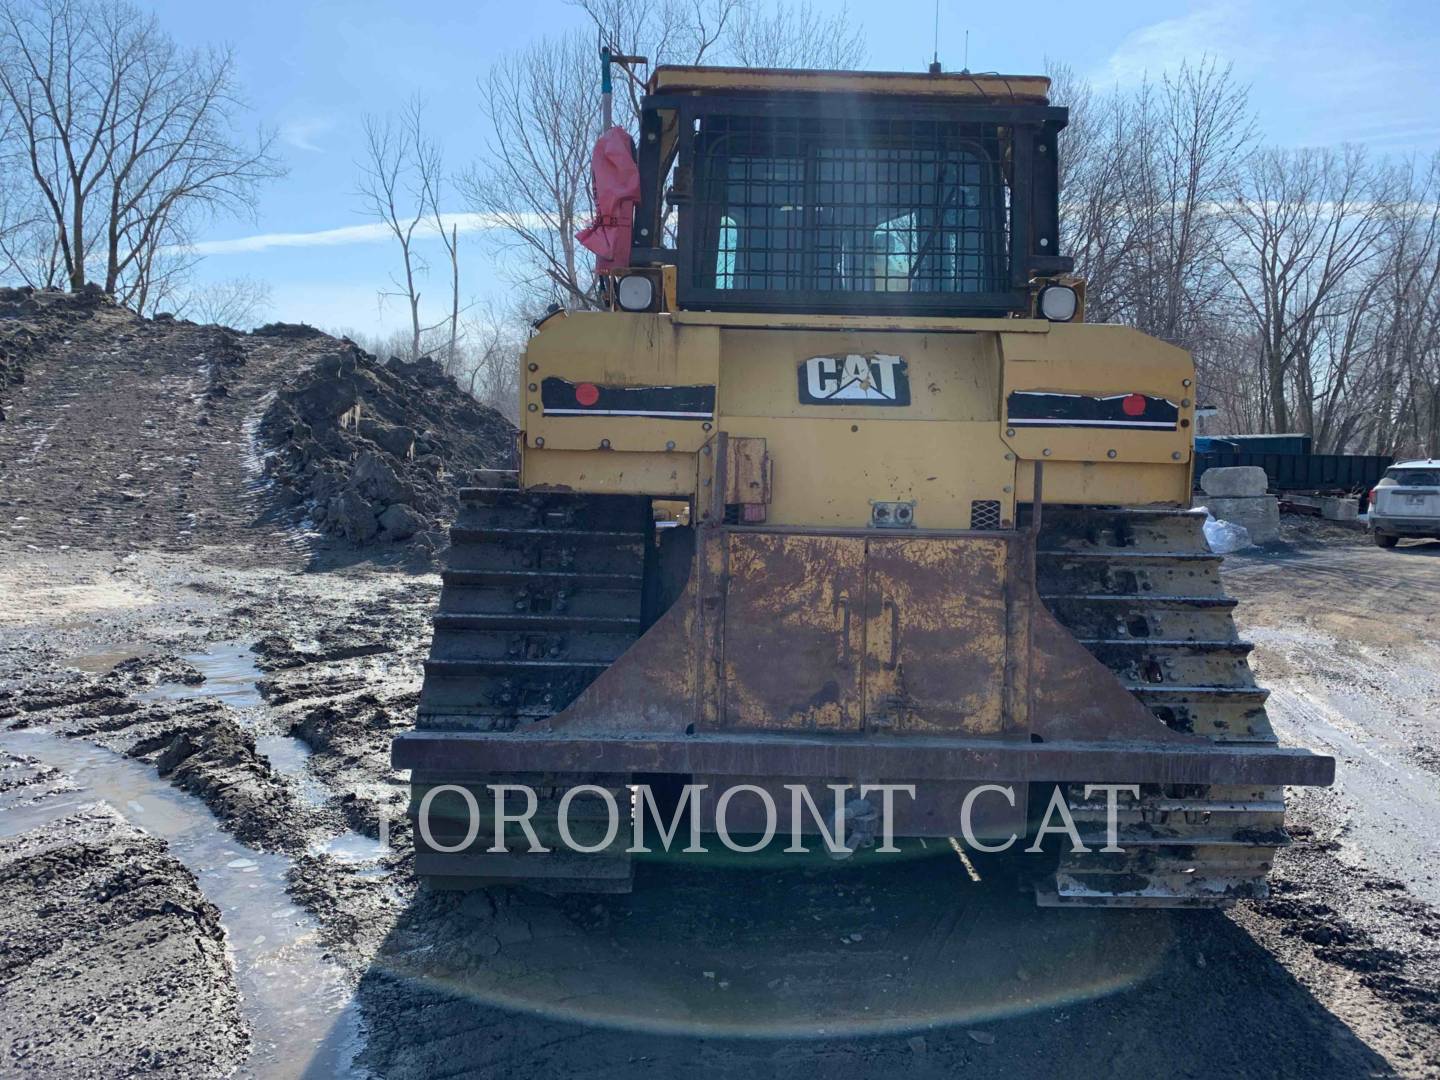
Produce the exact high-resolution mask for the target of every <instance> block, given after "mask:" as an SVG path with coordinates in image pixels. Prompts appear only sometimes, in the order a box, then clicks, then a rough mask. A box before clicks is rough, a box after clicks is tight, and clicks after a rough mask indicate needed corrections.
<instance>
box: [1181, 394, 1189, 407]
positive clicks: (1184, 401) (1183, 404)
mask: <svg viewBox="0 0 1440 1080" xmlns="http://www.w3.org/2000/svg"><path fill="white" fill-rule="evenodd" d="M1180 407H1181V408H1182V409H1188V408H1189V407H1190V399H1189V398H1188V397H1187V398H1181V399H1180Z"/></svg>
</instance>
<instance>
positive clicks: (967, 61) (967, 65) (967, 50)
mask: <svg viewBox="0 0 1440 1080" xmlns="http://www.w3.org/2000/svg"><path fill="white" fill-rule="evenodd" d="M960 70H961V71H963V72H964V73H965V74H966V75H969V74H970V31H969V30H968V29H967V30H966V31H965V66H964V67H962V68H961V69H960Z"/></svg>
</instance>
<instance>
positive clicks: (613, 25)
mask: <svg viewBox="0 0 1440 1080" xmlns="http://www.w3.org/2000/svg"><path fill="white" fill-rule="evenodd" d="M572 2H573V3H574V4H575V6H576V7H578V8H580V9H581V10H582V11H584V12H585V14H586V15H588V16H590V21H591V22H592V23H594V25H595V30H596V32H597V34H598V35H599V38H600V41H599V44H603V45H608V46H610V48H611V49H612V50H613V51H614V52H617V53H621V54H623V55H626V56H644V57H646V58H647V59H648V60H649V62H650V67H651V69H652V70H653V69H654V68H655V67H657V66H658V65H660V64H699V63H702V62H704V61H707V60H712V59H713V58H714V57H715V56H716V55H717V54H719V55H720V56H722V57H725V58H729V57H727V55H726V54H727V52H728V50H727V48H726V45H727V42H728V40H729V38H730V36H731V35H732V34H733V32H734V29H735V25H736V20H737V19H738V17H739V16H740V14H741V13H742V11H744V9H745V5H746V3H747V2H749V0H572ZM806 31H807V32H808V28H806ZM597 51H598V50H597V49H596V48H595V46H594V44H593V43H592V44H591V47H590V57H591V59H590V62H589V64H588V65H587V67H586V68H585V70H586V72H587V73H589V72H593V71H596V70H597V68H596V53H597ZM626 74H628V76H629V77H626V78H624V79H623V82H622V83H621V89H622V90H623V91H624V94H623V95H621V96H620V100H621V101H628V102H629V106H630V107H629V110H628V112H627V113H626V115H627V116H628V117H629V124H630V126H632V127H633V126H635V124H636V122H638V119H639V116H640V97H641V94H642V93H643V88H644V81H643V79H642V78H641V77H640V75H637V74H635V73H626ZM617 123H626V120H624V119H619V118H617Z"/></svg>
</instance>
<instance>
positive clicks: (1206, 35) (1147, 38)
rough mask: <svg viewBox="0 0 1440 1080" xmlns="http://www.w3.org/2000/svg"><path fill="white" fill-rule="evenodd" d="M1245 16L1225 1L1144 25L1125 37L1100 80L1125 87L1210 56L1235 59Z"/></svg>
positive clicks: (1107, 62) (1098, 79) (1111, 55)
mask: <svg viewBox="0 0 1440 1080" xmlns="http://www.w3.org/2000/svg"><path fill="white" fill-rule="evenodd" d="M1241 15H1242V13H1240V12H1238V11H1237V10H1236V8H1235V5H1234V4H1232V3H1228V2H1224V0H1222V2H1220V3H1212V4H1208V5H1205V6H1203V7H1200V8H1197V9H1195V10H1194V11H1191V12H1188V13H1187V14H1185V15H1180V16H1177V17H1176V18H1173V19H1163V20H1161V21H1160V22H1156V23H1151V24H1150V25H1149V26H1142V27H1140V28H1139V29H1138V30H1134V31H1132V32H1131V33H1129V34H1127V35H1125V38H1124V40H1122V41H1121V42H1120V44H1119V46H1118V47H1117V48H1116V49H1115V51H1114V52H1113V53H1111V54H1110V58H1109V60H1107V61H1106V63H1105V67H1104V68H1103V69H1102V71H1101V72H1100V73H1099V76H1098V78H1097V80H1096V81H1098V82H1100V83H1102V84H1103V83H1120V84H1122V85H1124V84H1129V83H1135V82H1139V81H1140V80H1141V79H1143V78H1145V76H1146V75H1147V74H1150V75H1155V74H1158V73H1159V72H1161V71H1165V70H1168V69H1170V68H1175V67H1179V66H1180V64H1181V63H1183V62H1184V61H1186V60H1190V61H1194V60H1195V59H1196V58H1197V57H1199V56H1202V55H1205V54H1207V53H1209V54H1218V55H1221V56H1224V57H1226V58H1227V59H1234V58H1235V54H1236V53H1237V51H1239V50H1238V48H1237V46H1239V40H1238V36H1237V33H1236V31H1237V30H1239V29H1240V26H1239V23H1240V19H1241Z"/></svg>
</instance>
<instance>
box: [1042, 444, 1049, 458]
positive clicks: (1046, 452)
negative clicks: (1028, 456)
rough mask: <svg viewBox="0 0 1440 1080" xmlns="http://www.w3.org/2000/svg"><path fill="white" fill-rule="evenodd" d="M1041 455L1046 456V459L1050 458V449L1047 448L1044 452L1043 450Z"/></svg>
mask: <svg viewBox="0 0 1440 1080" xmlns="http://www.w3.org/2000/svg"><path fill="white" fill-rule="evenodd" d="M1040 453H1042V454H1044V455H1045V456H1046V457H1049V456H1050V448H1049V447H1048V446H1047V447H1046V448H1045V449H1044V450H1041V451H1040Z"/></svg>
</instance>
